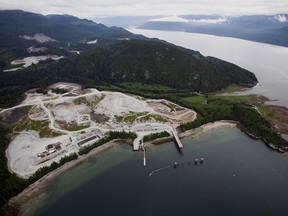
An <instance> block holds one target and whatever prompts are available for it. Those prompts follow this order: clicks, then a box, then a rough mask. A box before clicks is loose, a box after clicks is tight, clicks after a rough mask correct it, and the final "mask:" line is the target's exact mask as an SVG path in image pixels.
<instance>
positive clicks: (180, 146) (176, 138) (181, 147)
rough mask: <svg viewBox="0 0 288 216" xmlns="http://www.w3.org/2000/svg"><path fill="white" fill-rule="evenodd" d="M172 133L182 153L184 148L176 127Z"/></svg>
mask: <svg viewBox="0 0 288 216" xmlns="http://www.w3.org/2000/svg"><path fill="white" fill-rule="evenodd" d="M172 133H173V136H174V138H175V141H176V143H177V146H178V148H179V149H180V151H182V150H183V148H184V146H183V144H182V142H181V140H180V139H179V137H178V134H177V132H176V130H175V128H174V127H172Z"/></svg>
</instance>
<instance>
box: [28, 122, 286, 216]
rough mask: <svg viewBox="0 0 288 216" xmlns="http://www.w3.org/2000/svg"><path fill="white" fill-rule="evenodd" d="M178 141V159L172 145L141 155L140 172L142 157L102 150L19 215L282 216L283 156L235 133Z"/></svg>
mask: <svg viewBox="0 0 288 216" xmlns="http://www.w3.org/2000/svg"><path fill="white" fill-rule="evenodd" d="M182 141H183V144H184V151H183V153H180V152H179V151H177V148H176V146H175V143H173V142H171V143H167V144H163V145H160V146H155V147H154V148H152V149H150V150H148V151H147V152H146V153H147V154H146V157H147V167H145V168H144V167H143V162H142V157H143V152H132V151H131V148H130V147H129V146H127V145H119V146H117V147H115V148H112V149H109V150H107V151H106V152H104V153H102V154H101V155H98V156H96V157H93V158H91V159H90V160H89V161H87V162H84V163H82V164H80V165H78V166H76V167H74V168H73V169H71V170H69V171H67V172H65V173H63V174H62V175H60V176H58V177H56V178H55V179H54V180H52V181H51V182H49V183H48V184H47V186H46V188H45V190H44V191H43V194H42V195H41V196H40V197H39V198H38V199H37V201H35V202H34V205H33V206H32V207H31V208H30V209H28V210H27V211H26V212H25V214H24V215H44V216H45V215H116V214H117V215H285V213H286V212H287V210H288V206H287V205H286V194H287V193H288V188H287V187H286V183H287V179H288V165H287V159H286V157H285V155H283V154H280V153H277V152H275V151H272V150H270V149H269V148H268V147H266V146H265V145H264V143H263V142H261V141H258V140H253V139H251V138H250V137H248V136H247V135H246V134H244V133H242V132H241V131H240V130H239V129H237V128H234V127H221V128H216V129H213V130H209V131H208V132H206V133H202V134H198V135H194V136H191V137H189V138H185V139H183V140H182ZM201 157H204V158H205V161H204V163H203V164H197V165H194V163H193V161H194V159H195V158H201ZM174 161H178V162H180V166H179V167H177V168H173V166H172V167H170V168H167V169H165V170H163V171H160V172H157V173H154V174H153V175H152V176H151V177H148V175H149V173H150V172H151V171H153V170H155V169H158V168H160V167H164V166H167V165H171V164H173V163H174ZM182 162H183V165H182ZM188 162H190V164H189V163H188Z"/></svg>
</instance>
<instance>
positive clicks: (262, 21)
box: [139, 14, 288, 47]
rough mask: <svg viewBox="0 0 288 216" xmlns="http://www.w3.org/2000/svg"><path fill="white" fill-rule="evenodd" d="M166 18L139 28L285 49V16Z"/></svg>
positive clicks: (287, 17)
mask: <svg viewBox="0 0 288 216" xmlns="http://www.w3.org/2000/svg"><path fill="white" fill-rule="evenodd" d="M168 18H169V17H168ZM168 18H167V17H162V18H158V19H152V20H150V21H149V22H146V23H145V24H144V25H142V26H140V27H139V28H142V29H153V30H168V31H185V32H191V33H203V34H212V35H217V36H227V37H235V38H241V39H246V40H252V41H257V42H262V43H268V44H274V45H280V46H286V47H288V34H287V28H288V15H287V14H283V15H273V16H264V15H255V16H240V17H233V16H227V17H224V16H219V15H212V16H205V15H201V16H199V15H198V16H194V15H183V16H178V19H176V18H175V17H174V20H173V19H168Z"/></svg>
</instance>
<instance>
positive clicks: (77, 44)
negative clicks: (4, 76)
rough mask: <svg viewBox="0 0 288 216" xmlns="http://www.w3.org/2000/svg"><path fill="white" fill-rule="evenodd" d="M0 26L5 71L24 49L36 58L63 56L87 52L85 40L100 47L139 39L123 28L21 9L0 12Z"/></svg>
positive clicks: (1, 54) (1, 50) (0, 57)
mask: <svg viewBox="0 0 288 216" xmlns="http://www.w3.org/2000/svg"><path fill="white" fill-rule="evenodd" d="M0 26H1V28H0V40H1V44H0V61H4V62H5V63H6V66H7V68H8V69H10V68H13V67H12V66H10V62H12V61H13V60H16V59H20V58H24V57H27V54H28V53H27V52H29V51H28V49H29V50H34V51H37V52H38V53H36V54H38V55H39V54H53V55H59V56H61V55H62V56H67V55H70V54H71V51H73V50H77V51H81V52H82V51H85V50H87V49H90V47H91V46H85V45H87V44H86V43H87V42H88V41H93V40H97V41H98V43H100V45H101V44H105V43H113V42H114V41H115V40H118V39H124V38H140V36H136V35H134V34H132V33H130V32H128V31H126V30H125V29H123V28H117V27H111V28H109V27H107V26H105V25H102V24H97V23H95V22H93V21H90V20H87V19H79V18H77V17H74V16H70V15H48V16H44V15H41V14H35V13H30V12H25V11H21V10H2V11H1V10H0ZM43 39H44V40H43ZM47 39H48V40H47ZM41 41H42V42H41ZM43 41H44V42H45V41H46V42H45V43H44V42H43ZM43 47H45V48H43ZM34 48H36V49H34ZM37 48H40V49H37ZM31 55H32V54H31ZM7 68H6V69H7Z"/></svg>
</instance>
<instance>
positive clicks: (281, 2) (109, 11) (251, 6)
mask: <svg viewBox="0 0 288 216" xmlns="http://www.w3.org/2000/svg"><path fill="white" fill-rule="evenodd" d="M0 8H1V9H22V10H26V11H31V12H37V13H42V14H51V13H56V14H72V15H76V16H80V17H87V18H93V17H97V16H121V15H122V16H127V15H137V16H138V15H139V16H140V15H166V16H169V15H170V16H171V15H172V16H175V15H181V14H223V15H244V14H283V13H288V1H287V0H277V1H271V0H269V1H268V0H253V1H251V0H193V1H192V0H181V1H175V0H145V1H143V0H141V1H140V0H121V1H119V0H105V1H103V0H61V1H59V0H25V1H23V0H0Z"/></svg>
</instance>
